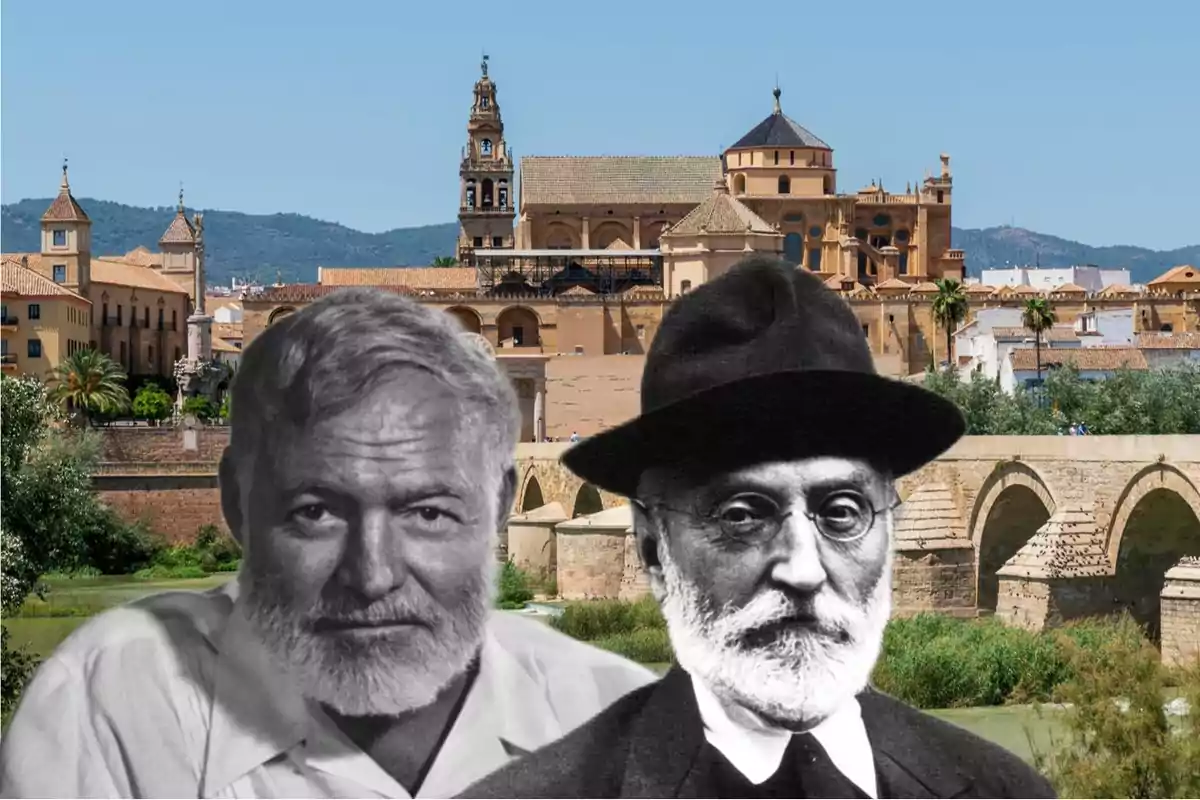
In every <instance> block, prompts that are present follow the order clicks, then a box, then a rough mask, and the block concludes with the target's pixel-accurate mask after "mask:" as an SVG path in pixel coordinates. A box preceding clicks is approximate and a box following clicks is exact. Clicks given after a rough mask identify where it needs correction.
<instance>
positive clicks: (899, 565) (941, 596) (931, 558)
mask: <svg viewBox="0 0 1200 800" xmlns="http://www.w3.org/2000/svg"><path fill="white" fill-rule="evenodd" d="M924 611H937V612H940V613H946V614H953V615H955V616H974V615H975V562H974V551H972V550H971V548H969V547H967V548H946V549H942V550H933V551H925V552H922V551H916V550H900V551H897V552H896V555H895V560H894V561H893V562H892V615H893V616H897V617H907V616H912V615H913V614H919V613H921V612H924Z"/></svg>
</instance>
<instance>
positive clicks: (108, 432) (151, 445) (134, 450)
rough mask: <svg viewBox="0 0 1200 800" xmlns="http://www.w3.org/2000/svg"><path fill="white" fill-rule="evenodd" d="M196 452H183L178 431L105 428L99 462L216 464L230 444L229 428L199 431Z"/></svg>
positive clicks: (182, 442) (102, 433)
mask: <svg viewBox="0 0 1200 800" xmlns="http://www.w3.org/2000/svg"><path fill="white" fill-rule="evenodd" d="M195 433H196V449H195V450H187V449H184V435H183V431H182V430H181V429H179V428H174V427H164V428H140V427H138V428H133V427H130V428H118V427H111V428H102V429H101V440H102V449H101V455H100V460H101V461H102V462H106V463H107V464H109V465H117V464H173V463H180V462H196V463H206V464H211V465H212V471H213V472H216V464H217V462H218V461H219V460H220V459H221V453H222V452H223V451H224V450H225V446H226V445H228V444H229V428H227V427H219V426H212V427H201V428H198V429H197V430H196V432H195Z"/></svg>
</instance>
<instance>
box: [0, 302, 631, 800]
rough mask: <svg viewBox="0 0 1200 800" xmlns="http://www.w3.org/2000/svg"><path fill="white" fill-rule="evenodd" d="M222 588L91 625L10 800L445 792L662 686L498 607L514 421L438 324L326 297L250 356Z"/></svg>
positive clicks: (455, 336) (23, 738)
mask: <svg viewBox="0 0 1200 800" xmlns="http://www.w3.org/2000/svg"><path fill="white" fill-rule="evenodd" d="M231 405H232V411H233V418H232V432H231V437H230V444H229V447H228V448H227V450H226V452H225V455H224V457H223V459H222V461H221V466H220V488H221V499H222V506H223V510H224V515H225V519H226V521H227V522H228V523H229V527H230V529H231V530H232V532H233V533H234V535H235V536H236V537H237V538H238V540H239V542H240V543H241V544H242V548H243V562H242V565H241V569H240V571H239V573H238V575H237V578H236V580H235V581H231V582H230V583H228V584H226V585H225V586H223V587H221V588H219V589H216V590H213V591H209V592H206V593H199V592H197V593H190V592H171V593H164V594H159V595H155V596H151V597H149V598H146V599H143V600H139V601H136V602H134V603H131V604H128V605H126V606H123V607H120V608H118V609H115V610H111V611H108V612H105V613H103V614H101V615H99V616H98V617H96V618H95V619H93V620H91V621H89V622H88V623H87V624H86V625H84V626H83V627H82V628H81V629H79V630H78V631H77V632H75V633H74V634H72V636H71V637H69V638H68V639H67V640H66V641H65V642H64V643H63V644H62V645H61V646H60V647H59V648H58V649H57V651H56V652H55V653H54V654H53V656H52V657H51V658H50V659H49V660H48V661H46V663H45V664H43V665H42V666H41V668H40V669H39V670H38V673H37V675H36V677H35V678H34V679H33V681H32V683H31V684H30V685H29V686H28V687H27V689H26V692H25V696H24V698H23V700H22V702H21V705H20V707H19V709H18V711H17V713H16V716H15V718H14V719H13V720H12V723H11V725H10V727H9V729H8V730H7V731H6V732H5V734H4V738H3V743H2V745H0V793H2V794H3V795H4V796H9V797H409V796H414V797H448V796H451V795H453V794H454V793H456V792H458V791H461V790H462V789H464V788H465V787H466V786H468V785H469V784H470V783H471V782H472V781H475V780H478V779H480V778H482V777H484V776H485V775H487V774H488V773H489V772H491V771H492V770H494V769H497V768H499V767H501V766H503V765H504V764H506V763H508V762H509V761H511V760H512V759H514V758H519V757H521V756H522V755H523V754H525V753H528V752H530V751H533V750H536V749H537V748H539V747H541V746H543V745H545V744H548V743H549V742H551V741H553V740H555V739H557V738H559V737H561V736H562V735H564V734H566V733H567V732H569V731H570V730H572V729H573V728H574V727H576V726H578V725H580V724H582V723H584V722H585V721H586V720H587V719H589V718H590V717H592V716H594V715H595V714H596V713H598V712H599V711H601V710H602V709H603V708H605V707H606V706H608V705H609V704H611V703H612V702H614V701H616V700H617V699H618V698H620V697H621V696H623V695H624V694H626V693H628V692H630V691H632V690H634V689H636V688H638V687H640V686H643V685H645V684H647V683H649V682H651V681H652V680H653V679H654V675H653V673H651V672H649V671H648V670H646V669H644V668H642V667H640V666H638V665H636V664H633V663H631V662H629V661H626V660H625V659H622V658H619V657H617V656H615V655H612V654H609V653H606V652H603V651H600V650H597V649H594V648H592V647H590V646H587V645H585V644H582V643H580V642H577V641H575V640H573V639H570V638H568V637H566V636H563V635H561V634H558V633H556V632H554V631H553V630H551V629H550V628H549V626H547V625H545V624H543V623H541V622H538V621H536V620H530V619H523V618H520V617H518V616H516V615H513V614H510V613H508V612H493V611H492V610H491V609H492V604H493V601H494V592H493V583H494V580H493V576H494V573H495V571H496V556H495V553H496V545H497V531H498V530H499V529H500V527H502V526H503V525H504V524H505V521H506V518H507V515H508V513H509V511H510V508H511V506H512V501H513V495H514V492H515V489H516V480H517V476H516V472H515V465H514V459H515V449H516V442H517V437H518V434H519V430H520V422H521V420H520V412H519V411H518V407H517V402H516V397H515V394H514V392H513V389H512V386H511V384H510V382H509V380H508V378H507V376H505V375H504V374H503V372H502V370H501V369H500V367H499V365H498V364H497V363H496V362H495V360H494V359H493V358H491V357H489V356H488V355H487V354H486V353H485V352H484V351H483V350H481V349H480V348H479V347H477V346H475V345H473V344H472V343H471V342H470V341H469V340H468V339H467V338H466V337H465V336H464V335H463V333H462V331H461V328H460V327H459V325H458V323H457V322H456V321H455V320H454V319H453V317H450V316H449V315H446V314H444V313H443V312H439V311H436V310H433V309H430V308H427V307H423V306H421V305H419V304H417V303H415V302H413V301H411V300H408V299H405V298H402V297H399V296H396V295H392V294H387V293H383V292H377V291H348V292H342V293H338V294H335V295H332V296H329V297H327V298H325V299H323V300H320V301H318V302H316V303H314V304H312V305H310V306H309V307H307V308H305V309H303V310H301V311H299V312H298V313H296V314H293V315H291V316H289V317H287V318H285V319H284V320H282V321H280V322H277V323H275V324H274V325H272V326H270V327H269V328H268V329H267V330H266V331H264V332H263V333H262V334H261V335H260V336H259V337H258V338H256V339H255V340H254V341H253V342H252V343H251V344H250V345H249V346H248V347H247V348H246V351H245V353H244V356H243V360H242V364H241V368H240V371H239V373H238V376H237V378H236V381H235V384H234V388H233V398H232V404H231Z"/></svg>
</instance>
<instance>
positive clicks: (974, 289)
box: [963, 283, 996, 294]
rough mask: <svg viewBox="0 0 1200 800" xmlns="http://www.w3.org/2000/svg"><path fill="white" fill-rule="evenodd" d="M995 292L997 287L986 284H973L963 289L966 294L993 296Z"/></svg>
mask: <svg viewBox="0 0 1200 800" xmlns="http://www.w3.org/2000/svg"><path fill="white" fill-rule="evenodd" d="M995 291H996V287H995V286H988V285H987V284H986V283H973V284H971V285H970V286H968V287H966V288H965V289H963V292H964V293H966V294H993V293H995Z"/></svg>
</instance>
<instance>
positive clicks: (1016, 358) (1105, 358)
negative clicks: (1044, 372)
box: [1009, 347, 1149, 372]
mask: <svg viewBox="0 0 1200 800" xmlns="http://www.w3.org/2000/svg"><path fill="white" fill-rule="evenodd" d="M1009 358H1010V359H1011V360H1012V367H1013V369H1014V370H1020V371H1022V372H1027V371H1031V370H1035V369H1037V354H1036V352H1035V351H1034V348H1032V347H1022V348H1018V349H1016V350H1013V351H1012V352H1011V353H1009ZM1064 364H1074V365H1075V367H1076V368H1077V369H1084V370H1116V369H1121V368H1125V369H1135V370H1142V369H1149V365H1148V364H1147V363H1146V357H1145V356H1144V355H1142V351H1141V350H1138V349H1137V348H1136V347H1080V348H1072V349H1070V350H1053V349H1050V348H1043V349H1042V369H1045V368H1046V367H1048V366H1062V365H1064Z"/></svg>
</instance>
